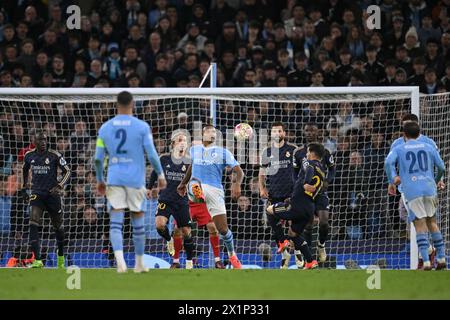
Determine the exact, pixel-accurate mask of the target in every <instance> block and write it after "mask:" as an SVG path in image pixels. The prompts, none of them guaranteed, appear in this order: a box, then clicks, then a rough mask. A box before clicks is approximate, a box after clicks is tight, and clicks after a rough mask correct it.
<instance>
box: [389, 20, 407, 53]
mask: <svg viewBox="0 0 450 320" xmlns="http://www.w3.org/2000/svg"><path fill="white" fill-rule="evenodd" d="M406 31H407V30H406V26H405V24H404V18H403V16H401V15H395V16H393V17H392V29H391V30H389V31H388V32H387V33H386V38H385V46H386V47H387V49H388V50H389V53H388V54H389V55H390V56H392V55H394V54H395V50H396V48H397V47H399V46H401V45H402V44H403V41H404V39H405V34H406Z"/></svg>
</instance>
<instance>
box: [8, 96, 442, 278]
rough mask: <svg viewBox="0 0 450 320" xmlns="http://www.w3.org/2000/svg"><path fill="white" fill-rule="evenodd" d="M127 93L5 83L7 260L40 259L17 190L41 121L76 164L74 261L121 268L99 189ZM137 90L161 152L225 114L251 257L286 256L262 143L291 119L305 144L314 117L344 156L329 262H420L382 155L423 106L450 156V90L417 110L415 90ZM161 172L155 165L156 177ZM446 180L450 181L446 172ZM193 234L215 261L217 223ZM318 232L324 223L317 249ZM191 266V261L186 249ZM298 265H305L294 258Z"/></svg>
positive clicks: (338, 156) (236, 218) (68, 194)
mask: <svg viewBox="0 0 450 320" xmlns="http://www.w3.org/2000/svg"><path fill="white" fill-rule="evenodd" d="M119 91H120V90H119V89H117V88H115V89H84V90H77V89H63V90H62V91H58V90H55V91H54V92H52V93H51V94H49V93H48V92H45V91H40V90H31V92H30V91H26V90H23V91H21V89H16V90H15V91H14V90H9V91H8V90H6V91H5V90H3V91H0V123H1V133H0V135H1V137H0V169H1V172H0V177H1V179H0V182H1V184H0V252H1V257H0V266H6V265H8V264H9V265H10V266H23V265H25V264H26V263H27V261H28V260H27V259H31V258H32V256H31V251H30V247H29V240H28V238H29V235H28V230H29V213H30V209H29V207H28V205H27V204H25V203H24V202H23V201H22V199H21V198H20V197H19V190H20V188H21V185H22V162H23V156H24V153H25V152H26V151H27V150H29V149H30V148H32V147H33V140H32V139H33V135H34V132H35V131H36V130H38V129H44V130H45V131H46V132H47V134H48V137H49V142H50V147H51V148H53V149H55V150H57V151H58V152H59V153H61V154H62V155H63V156H64V157H65V159H66V161H67V162H68V164H69V166H70V168H71V177H70V180H69V182H68V183H67V185H66V188H65V190H64V195H63V215H64V219H63V220H64V228H65V232H66V250H65V251H66V254H67V258H66V260H67V261H68V263H69V264H73V265H77V266H79V267H85V268H86V267H96V268H98V267H111V266H113V264H114V257H113V253H112V249H111V245H110V242H109V218H108V214H107V208H108V206H107V202H106V199H105V198H104V197H101V196H98V195H97V194H96V192H95V183H96V181H95V173H94V166H93V156H94V152H95V139H96V136H97V132H98V129H99V128H100V126H101V125H102V124H103V123H104V122H105V121H106V120H108V119H110V118H111V117H113V116H114V114H115V100H116V96H117V93H118V92H119ZM130 91H131V92H132V93H134V98H135V115H136V116H137V117H139V118H140V119H142V120H145V121H146V122H148V123H149V124H150V126H151V128H152V131H153V136H154V143H155V146H156V149H157V151H158V153H159V154H162V153H165V152H169V145H170V135H171V133H172V132H173V131H174V130H176V129H186V130H188V131H189V133H190V135H191V137H190V140H191V141H192V140H194V139H196V140H199V139H201V128H202V125H204V124H206V123H211V122H214V123H215V125H216V127H217V129H218V130H219V131H220V134H219V136H218V141H217V143H218V144H221V145H223V146H224V147H227V148H228V149H229V150H230V151H232V152H233V154H234V155H235V157H236V159H237V160H238V162H239V163H240V164H241V166H242V169H243V171H244V173H245V179H244V182H243V185H242V195H241V197H240V198H239V199H238V200H237V201H234V200H232V199H231V196H230V178H229V176H227V175H225V176H224V180H223V183H224V186H225V190H226V191H225V194H226V206H227V210H228V222H229V225H230V228H231V230H232V231H233V234H234V239H235V247H236V251H237V253H238V255H239V257H240V259H241V261H242V263H243V264H244V265H246V266H248V267H255V268H258V267H260V268H279V267H280V262H281V255H279V254H276V253H275V250H276V247H275V243H274V241H273V240H272V238H271V230H270V227H269V226H268V224H267V217H266V213H265V206H266V200H265V199H262V198H260V195H259V190H258V172H259V166H260V161H259V159H260V155H261V152H262V150H263V149H264V148H265V147H267V146H268V145H270V143H271V141H270V140H271V138H270V128H271V124H273V123H274V122H282V123H283V124H284V125H285V126H286V141H287V142H290V143H292V144H296V145H297V146H302V145H303V144H304V143H306V141H305V135H304V133H303V130H304V126H305V125H306V124H308V123H314V124H315V125H316V126H317V127H318V129H319V137H318V139H319V142H322V143H323V144H324V145H325V147H326V148H327V149H328V150H329V151H330V153H331V154H332V155H333V157H334V160H335V164H336V177H335V179H334V181H333V183H332V184H331V185H330V186H329V188H328V193H329V198H330V212H331V214H330V232H329V236H328V240H327V242H326V250H327V253H328V259H327V261H326V262H325V264H324V265H323V266H324V267H330V268H359V267H365V266H368V265H379V266H380V267H382V268H392V269H407V268H409V267H410V261H411V248H414V243H413V245H412V246H411V244H410V227H409V226H408V225H407V222H406V212H405V210H404V208H403V206H402V205H401V203H400V197H399V196H396V197H390V196H388V195H387V179H386V177H385V173H384V159H385V156H386V155H387V153H388V151H389V145H390V143H391V142H392V141H393V140H394V139H395V138H397V137H399V136H400V130H401V126H400V119H401V118H402V116H403V115H404V114H405V113H409V112H411V110H413V109H414V108H415V109H416V110H415V113H420V119H421V125H422V128H423V129H424V133H425V134H427V135H429V136H430V137H431V138H433V139H434V140H435V141H436V143H437V144H438V146H439V148H440V152H441V155H442V157H443V158H444V160H445V163H446V165H447V164H448V161H449V157H450V142H449V138H448V137H449V128H450V120H449V117H450V115H449V112H448V111H447V110H449V107H450V95H449V94H439V95H432V96H422V97H420V110H419V107H418V106H419V103H418V97H419V96H418V94H417V92H416V93H415V95H414V94H413V88H409V87H402V88H370V87H369V88H283V89H281V88H280V89H278V88H277V89H276V90H275V89H273V88H257V89H256V90H255V89H244V88H242V89H231V88H230V89H211V90H210V89H189V90H186V89H164V90H158V91H155V89H138V90H130ZM414 97H415V98H416V100H417V101H416V102H414V99H415V98H414ZM211 99H213V103H211ZM214 108H215V110H214ZM212 115H213V117H212ZM241 122H246V123H248V124H250V125H251V126H252V127H253V129H254V133H255V134H254V135H253V137H252V139H251V140H249V141H244V142H238V141H236V140H235V139H234V137H233V128H234V126H235V125H236V124H238V123H241ZM151 170H152V168H151V166H150V164H149V165H148V170H147V171H148V172H147V177H149V176H150V173H151ZM445 179H446V184H447V185H448V182H449V181H448V175H446V176H445ZM448 190H449V189H447V190H446V191H445V193H442V194H440V206H439V215H438V216H439V223H440V226H441V228H442V231H443V234H444V237H445V239H446V242H447V243H448V240H449V221H448V217H449V216H448V209H449V204H448V201H449V199H450V194H449V191H448ZM156 208H157V195H155V194H154V195H153V196H152V198H151V199H149V200H147V202H146V210H145V225H146V227H145V228H146V229H145V230H146V238H147V240H146V257H145V259H146V263H147V264H148V266H149V267H151V268H166V267H168V266H169V263H170V261H171V259H170V256H169V255H168V253H167V252H166V248H165V243H164V241H163V240H162V239H161V238H160V237H159V235H158V234H157V232H156V229H155V211H156ZM126 217H127V218H126V220H125V225H124V252H125V258H126V260H127V262H128V264H129V265H132V264H133V263H134V249H133V241H132V233H131V226H130V220H129V215H128V214H127V215H126ZM172 227H173V226H172V225H171V228H172ZM40 228H41V233H40V235H41V248H42V251H43V252H42V256H43V258H44V260H45V264H46V266H49V267H52V266H56V249H55V245H56V243H55V238H54V234H53V231H52V228H51V224H50V219H49V218H48V216H47V215H45V216H44V219H43V220H42V223H41V227H40ZM193 234H194V236H195V242H196V257H197V261H198V265H199V266H200V267H210V266H211V264H212V263H213V259H212V255H211V253H210V248H209V240H208V233H207V231H206V230H203V229H202V228H198V227H196V225H195V223H194V224H193ZM317 234H318V224H317V221H315V224H314V228H313V242H312V249H313V253H314V254H316V244H317ZM222 252H225V249H224V247H223V246H222ZM222 254H223V255H225V254H224V253H222ZM413 254H414V255H416V254H417V253H416V251H414V250H413ZM224 259H225V260H226V256H224ZM181 263H182V264H184V253H182V255H181ZM290 266H291V268H296V265H295V260H294V255H292V258H291V261H290Z"/></svg>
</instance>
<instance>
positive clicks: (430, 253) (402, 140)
mask: <svg viewBox="0 0 450 320" xmlns="http://www.w3.org/2000/svg"><path fill="white" fill-rule="evenodd" d="M410 121H413V122H416V123H419V118H418V117H417V116H416V115H415V114H413V113H408V114H406V115H404V116H403V118H402V120H401V124H402V126H404V125H405V124H406V123H407V122H410ZM417 141H420V142H424V143H427V144H429V145H431V146H432V147H433V148H435V149H436V150H438V147H437V145H436V142H434V140H433V139H431V138H429V137H427V136H426V135H423V134H420V135H419V137H418V138H417ZM405 143H406V141H405V137H404V136H403V137H399V138H397V139H395V140H394V142H392V144H391V147H390V150H389V151H392V150H393V149H394V148H395V147H398V146H400V145H403V144H405ZM397 189H398V191H399V192H400V194H401V199H402V202H403V204H404V207H405V208H407V206H406V204H405V197H404V194H403V189H402V186H401V184H399V185H398V188H397ZM435 255H436V250H435V249H434V248H433V246H432V245H431V243H430V247H429V248H428V256H429V259H430V261H431V264H434V258H435ZM422 267H423V258H422V254H421V253H420V252H419V263H418V266H417V269H421V268H422Z"/></svg>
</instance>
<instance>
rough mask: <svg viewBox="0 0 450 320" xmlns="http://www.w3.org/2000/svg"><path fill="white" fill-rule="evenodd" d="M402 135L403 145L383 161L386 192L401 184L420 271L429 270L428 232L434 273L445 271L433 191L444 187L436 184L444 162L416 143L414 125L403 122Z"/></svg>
mask: <svg viewBox="0 0 450 320" xmlns="http://www.w3.org/2000/svg"><path fill="white" fill-rule="evenodd" d="M403 133H404V139H405V143H404V144H401V145H399V146H397V147H395V148H394V149H392V150H391V152H389V154H388V156H387V158H386V160H385V167H386V174H387V176H388V179H389V188H388V192H389V194H390V195H395V194H396V186H397V185H399V184H400V182H401V183H402V192H403V196H404V200H405V205H406V208H407V210H408V220H409V222H411V221H412V222H413V223H414V226H415V228H416V232H417V236H416V237H417V246H418V248H419V251H420V253H421V255H422V259H423V270H431V269H432V267H433V266H432V265H431V261H430V259H429V257H428V247H429V242H428V232H430V233H431V239H432V241H433V245H434V247H435V248H436V251H437V252H436V256H437V266H436V270H442V269H446V268H447V264H446V261H445V243H444V239H443V237H442V234H441V232H440V230H439V227H438V225H437V223H436V217H435V214H436V209H437V205H438V198H437V189H438V188H439V189H440V190H443V189H444V188H445V185H444V183H443V182H442V181H440V180H441V178H442V176H443V174H444V172H445V165H444V161H443V160H442V158H441V156H440V155H439V152H438V151H437V150H436V148H434V147H432V146H431V145H429V144H427V143H424V142H421V141H419V140H418V138H419V136H420V127H419V124H418V123H417V122H412V121H409V122H406V123H405V125H404V126H403ZM396 165H398V169H399V174H397V170H396ZM435 169H437V173H436V175H435Z"/></svg>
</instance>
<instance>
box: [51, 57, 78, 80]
mask: <svg viewBox="0 0 450 320" xmlns="http://www.w3.org/2000/svg"><path fill="white" fill-rule="evenodd" d="M51 73H52V87H70V86H71V84H72V81H73V80H72V75H71V74H70V73H69V72H68V71H67V70H66V68H65V63H64V57H63V55H62V54H55V56H54V57H53V59H52V71H51Z"/></svg>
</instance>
